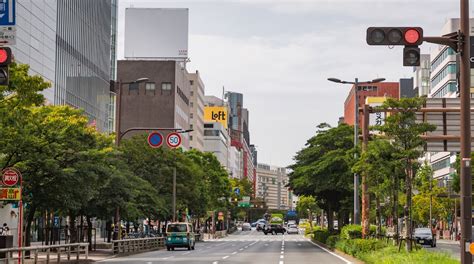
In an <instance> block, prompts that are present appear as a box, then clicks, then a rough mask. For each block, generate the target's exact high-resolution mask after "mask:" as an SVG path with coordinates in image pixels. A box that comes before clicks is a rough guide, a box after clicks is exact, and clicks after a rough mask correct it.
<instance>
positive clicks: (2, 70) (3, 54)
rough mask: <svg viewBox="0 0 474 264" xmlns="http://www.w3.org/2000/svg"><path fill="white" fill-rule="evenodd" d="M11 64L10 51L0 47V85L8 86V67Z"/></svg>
mask: <svg viewBox="0 0 474 264" xmlns="http://www.w3.org/2000/svg"><path fill="white" fill-rule="evenodd" d="M11 62H12V50H11V49H10V48H8V47H0V85H8V77H9V76H8V75H9V72H8V66H9V65H10V63H11Z"/></svg>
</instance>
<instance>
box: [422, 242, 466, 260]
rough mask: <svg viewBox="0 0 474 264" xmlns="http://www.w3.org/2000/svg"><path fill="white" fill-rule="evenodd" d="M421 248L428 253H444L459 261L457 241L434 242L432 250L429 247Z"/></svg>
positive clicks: (459, 250)
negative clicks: (434, 245)
mask: <svg viewBox="0 0 474 264" xmlns="http://www.w3.org/2000/svg"><path fill="white" fill-rule="evenodd" d="M423 247H424V248H425V249H426V250H429V251H438V252H445V253H448V254H449V255H451V256H453V257H454V258H456V259H459V260H460V259H461V246H460V245H459V241H451V240H438V241H436V247H435V248H432V247H429V246H423Z"/></svg>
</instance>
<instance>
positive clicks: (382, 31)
mask: <svg viewBox="0 0 474 264" xmlns="http://www.w3.org/2000/svg"><path fill="white" fill-rule="evenodd" d="M421 43H423V29H422V28H420V27H369V28H368V29H367V44H369V45H382V46H383V45H384V46H395V45H400V46H417V45H420V44H421Z"/></svg>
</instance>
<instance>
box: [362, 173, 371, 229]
mask: <svg viewBox="0 0 474 264" xmlns="http://www.w3.org/2000/svg"><path fill="white" fill-rule="evenodd" d="M361 186H362V238H368V236H369V235H370V195H369V185H368V183H367V174H366V173H362V185H361Z"/></svg>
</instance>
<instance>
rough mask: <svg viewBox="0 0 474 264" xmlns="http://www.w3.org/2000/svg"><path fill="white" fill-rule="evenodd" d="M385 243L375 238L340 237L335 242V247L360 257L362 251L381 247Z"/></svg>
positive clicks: (367, 251)
mask: <svg viewBox="0 0 474 264" xmlns="http://www.w3.org/2000/svg"><path fill="white" fill-rule="evenodd" d="M386 246H387V245H386V244H385V243H384V242H382V241H380V240H377V239H360V238H356V239H340V240H339V241H337V242H336V248H337V249H339V250H341V251H342V252H344V253H347V254H349V255H352V256H355V257H360V256H362V255H363V254H364V253H369V252H370V253H372V252H373V251H376V250H379V249H382V248H384V247H386Z"/></svg>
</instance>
